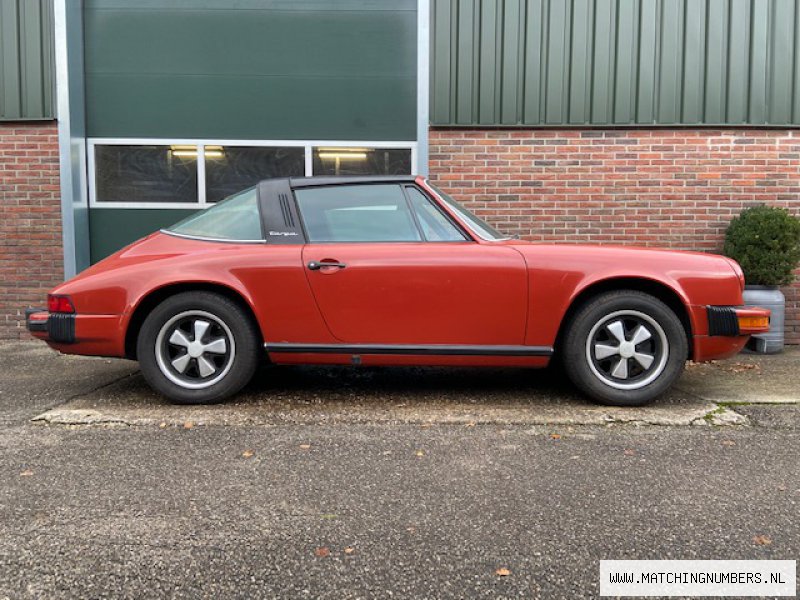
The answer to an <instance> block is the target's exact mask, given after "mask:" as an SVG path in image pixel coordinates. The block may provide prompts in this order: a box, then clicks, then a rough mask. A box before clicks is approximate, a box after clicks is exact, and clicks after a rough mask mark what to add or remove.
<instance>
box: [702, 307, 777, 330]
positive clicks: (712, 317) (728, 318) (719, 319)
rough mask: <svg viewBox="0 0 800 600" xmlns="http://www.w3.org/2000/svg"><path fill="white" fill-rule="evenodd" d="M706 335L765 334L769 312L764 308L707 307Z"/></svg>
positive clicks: (767, 328)
mask: <svg viewBox="0 0 800 600" xmlns="http://www.w3.org/2000/svg"><path fill="white" fill-rule="evenodd" d="M706 314H707V316H708V335H710V336H730V337H736V336H744V335H753V334H756V333H767V332H768V331H769V321H770V314H771V312H770V311H769V310H768V309H766V308H757V307H747V308H744V307H738V306H708V307H706Z"/></svg>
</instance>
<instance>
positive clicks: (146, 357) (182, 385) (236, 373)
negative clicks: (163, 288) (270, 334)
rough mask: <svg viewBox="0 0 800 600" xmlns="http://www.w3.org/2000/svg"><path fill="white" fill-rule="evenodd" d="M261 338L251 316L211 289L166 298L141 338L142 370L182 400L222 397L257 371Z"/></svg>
mask: <svg viewBox="0 0 800 600" xmlns="http://www.w3.org/2000/svg"><path fill="white" fill-rule="evenodd" d="M258 356H259V338H258V335H257V333H256V328H255V326H254V324H253V323H252V320H251V319H250V317H249V315H248V314H247V313H246V312H245V311H244V310H242V308H241V307H239V306H238V305H237V304H236V303H235V302H233V301H231V300H230V299H228V298H226V297H225V296H221V295H219V294H214V293H211V292H186V293H183V294H177V295H175V296H171V297H170V298H167V299H166V300H164V301H163V302H162V303H161V304H159V305H158V306H156V308H155V309H153V311H152V312H151V313H150V314H149V315H148V316H147V318H146V319H145V321H144V323H143V324H142V329H141V331H140V332H139V338H138V340H137V357H138V359H139V364H140V366H141V369H142V375H144V378H145V379H146V380H147V382H148V383H149V384H150V385H151V386H152V387H153V388H154V389H155V390H156V391H158V392H161V393H162V394H164V395H165V396H166V397H168V398H169V399H170V400H173V401H174V402H178V403H180V404H210V403H214V402H220V401H222V400H224V399H225V398H228V397H230V396H232V395H233V394H235V393H236V392H238V391H239V390H240V389H241V388H242V387H244V386H245V385H246V384H247V383H248V382H249V381H250V379H251V378H252V377H253V374H254V373H255V369H256V366H257V363H258Z"/></svg>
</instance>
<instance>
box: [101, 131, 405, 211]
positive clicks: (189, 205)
mask: <svg viewBox="0 0 800 600" xmlns="http://www.w3.org/2000/svg"><path fill="white" fill-rule="evenodd" d="M96 146H165V147H169V146H197V202H118V201H111V202H104V201H102V200H98V199H97V164H96V157H95V148H96ZM206 146H223V147H225V146H238V147H252V148H264V147H267V148H303V149H304V173H303V175H297V176H296V177H313V176H314V164H313V163H314V148H315V147H320V146H322V147H326V148H329V147H334V146H336V147H341V148H364V147H368V148H379V149H399V150H409V151H410V152H411V173H409V175H413V174H415V173H418V172H419V168H418V167H419V165H418V164H417V159H418V146H419V144H418V143H417V142H410V141H377V140H360V141H357V140H229V139H191V138H99V137H95V138H87V139H86V161H87V165H86V166H87V169H86V176H87V181H86V187H87V188H88V191H89V208H159V209H195V210H199V209H203V208H208V207H209V206H214V204H215V203H214V202H208V201H207V199H206V158H205V147H206Z"/></svg>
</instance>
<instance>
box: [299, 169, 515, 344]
mask: <svg viewBox="0 0 800 600" xmlns="http://www.w3.org/2000/svg"><path fill="white" fill-rule="evenodd" d="M295 196H296V198H297V202H298V206H299V209H300V214H301V216H302V219H303V223H304V226H305V230H306V236H307V239H308V243H307V244H306V245H305V246H304V248H303V253H302V256H303V263H304V265H303V266H304V268H305V272H306V276H307V278H308V282H309V284H310V287H311V290H312V292H313V295H314V298H315V300H316V302H317V305H318V306H319V310H320V312H321V314H322V317H323V319H324V321H325V323H326V324H327V326H328V328H329V329H330V332H331V334H332V335H333V336H334V337H335V338H337V339H338V340H340V341H341V342H342V343H346V344H388V345H392V344H397V345H407V344H415V345H437V344H446V345H520V344H522V343H523V339H524V330H525V321H526V311H527V304H528V302H527V270H526V266H525V261H524V259H523V257H522V255H521V254H520V253H519V252H517V251H516V250H515V249H514V248H511V247H508V246H505V245H501V244H491V243H481V242H478V241H475V240H473V239H472V238H471V237H469V236H468V235H467V234H466V233H465V232H464V231H462V230H461V229H460V227H459V226H457V225H456V224H455V223H454V222H453V221H452V220H451V219H450V218H449V217H448V216H447V215H446V214H445V213H444V212H442V211H441V210H440V209H439V208H437V207H436V205H435V204H432V203H431V200H430V199H429V198H427V196H425V195H424V194H423V193H422V192H421V191H420V190H419V189H418V188H416V187H415V186H410V185H409V186H406V185H400V184H393V183H380V184H375V183H370V184H361V185H341V184H337V185H331V186H311V187H306V188H299V189H295ZM437 215H438V216H437Z"/></svg>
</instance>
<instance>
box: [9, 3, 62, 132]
mask: <svg viewBox="0 0 800 600" xmlns="http://www.w3.org/2000/svg"><path fill="white" fill-rule="evenodd" d="M53 69H54V67H53V2H52V0H0V121H16V120H24V119H37V120H45V119H52V118H53V117H54V115H55V106H54V105H55V102H54V98H53V92H54V90H55V83H54V81H55V79H54V70H53Z"/></svg>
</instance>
